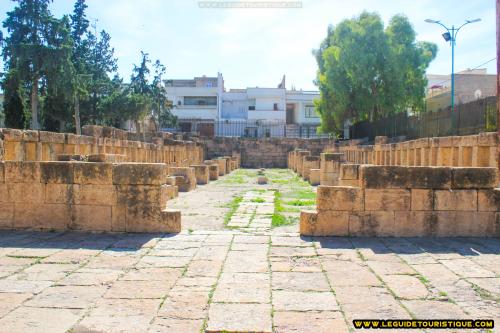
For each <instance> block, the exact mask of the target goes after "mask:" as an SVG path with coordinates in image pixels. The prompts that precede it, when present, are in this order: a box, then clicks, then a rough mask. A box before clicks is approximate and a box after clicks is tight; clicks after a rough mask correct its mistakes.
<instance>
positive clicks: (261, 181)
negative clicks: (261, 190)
mask: <svg viewBox="0 0 500 333" xmlns="http://www.w3.org/2000/svg"><path fill="white" fill-rule="evenodd" d="M267 182H268V179H267V177H266V176H259V177H257V184H259V185H265V184H267Z"/></svg>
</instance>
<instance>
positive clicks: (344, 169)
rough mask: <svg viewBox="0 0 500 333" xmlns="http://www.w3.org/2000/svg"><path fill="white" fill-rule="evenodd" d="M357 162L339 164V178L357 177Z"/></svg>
mask: <svg viewBox="0 0 500 333" xmlns="http://www.w3.org/2000/svg"><path fill="white" fill-rule="evenodd" d="M358 169H359V164H342V165H341V166H340V179H344V180H348V179H349V180H354V179H356V180H357V179H359V174H358Z"/></svg>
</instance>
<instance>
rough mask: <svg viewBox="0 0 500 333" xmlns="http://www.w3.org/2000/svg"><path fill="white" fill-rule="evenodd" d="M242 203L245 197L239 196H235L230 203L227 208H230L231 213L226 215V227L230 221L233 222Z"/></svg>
mask: <svg viewBox="0 0 500 333" xmlns="http://www.w3.org/2000/svg"><path fill="white" fill-rule="evenodd" d="M242 201H243V197H242V196H240V195H238V196H235V197H234V198H233V200H231V201H230V202H229V204H227V206H226V207H227V208H229V211H228V212H227V213H226V215H224V225H227V224H228V223H229V221H231V218H232V217H233V215H234V213H236V211H237V210H238V207H239V206H240V203H241V202H242Z"/></svg>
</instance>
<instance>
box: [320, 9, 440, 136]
mask: <svg viewBox="0 0 500 333" xmlns="http://www.w3.org/2000/svg"><path fill="white" fill-rule="evenodd" d="M436 52H437V48H436V46H435V45H434V44H431V43H417V42H416V41H415V32H414V30H413V27H412V26H411V24H410V23H409V21H408V19H407V18H406V17H405V16H402V15H396V16H395V17H393V18H392V19H391V22H390V24H389V26H388V27H387V28H386V29H384V25H383V22H382V20H381V18H380V16H379V15H377V14H374V13H368V12H363V13H362V14H361V15H360V16H359V17H356V18H353V19H349V20H344V21H342V22H340V23H339V24H338V25H337V26H336V27H333V26H330V27H329V28H328V32H327V37H326V38H325V40H323V41H322V43H321V44H320V47H319V49H317V50H315V51H313V53H314V55H315V57H316V61H317V63H318V73H317V78H316V81H315V82H316V84H317V85H318V87H319V89H320V95H321V97H320V99H319V100H318V101H316V106H317V111H318V113H319V114H320V116H321V119H322V129H323V130H324V131H327V132H332V131H334V130H338V129H340V128H341V127H342V123H343V121H344V120H346V119H351V120H354V121H360V120H375V119H379V118H382V117H385V116H388V115H390V114H394V113H397V112H403V111H406V110H407V109H408V108H413V109H414V110H418V109H419V108H421V106H422V99H423V93H424V89H425V85H426V79H425V70H426V68H427V67H428V65H429V63H430V61H431V60H432V59H433V58H434V57H435V55H436Z"/></svg>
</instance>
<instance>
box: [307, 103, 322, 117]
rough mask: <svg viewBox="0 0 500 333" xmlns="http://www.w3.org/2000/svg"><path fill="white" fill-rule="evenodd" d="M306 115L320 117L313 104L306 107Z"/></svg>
mask: <svg viewBox="0 0 500 333" xmlns="http://www.w3.org/2000/svg"><path fill="white" fill-rule="evenodd" d="M305 117H306V118H319V116H318V114H317V113H316V109H315V108H314V106H313V105H307V106H306V107H305Z"/></svg>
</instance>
